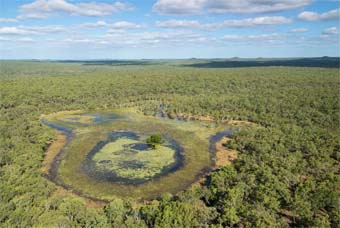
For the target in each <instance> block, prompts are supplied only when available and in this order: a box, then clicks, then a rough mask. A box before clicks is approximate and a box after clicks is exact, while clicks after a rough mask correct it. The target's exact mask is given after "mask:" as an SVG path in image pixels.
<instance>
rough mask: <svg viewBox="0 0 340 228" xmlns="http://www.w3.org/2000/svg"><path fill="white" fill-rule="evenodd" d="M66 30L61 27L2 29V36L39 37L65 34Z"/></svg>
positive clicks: (0, 28)
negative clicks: (29, 35) (40, 35)
mask: <svg viewBox="0 0 340 228" xmlns="http://www.w3.org/2000/svg"><path fill="white" fill-rule="evenodd" d="M65 31H66V30H65V28H64V27H61V26H16V27H0V34H4V35H28V34H32V35H39V34H49V33H60V32H65Z"/></svg>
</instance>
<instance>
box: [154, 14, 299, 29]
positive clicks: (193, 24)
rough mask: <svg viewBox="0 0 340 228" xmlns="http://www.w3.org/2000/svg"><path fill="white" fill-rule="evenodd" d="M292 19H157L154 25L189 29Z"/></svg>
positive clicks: (256, 24)
mask: <svg viewBox="0 0 340 228" xmlns="http://www.w3.org/2000/svg"><path fill="white" fill-rule="evenodd" d="M291 22H292V20H291V19H289V18H286V17H281V16H272V17H255V18H246V19H240V20H225V21H223V22H220V23H200V22H199V21H196V20H168V21H157V22H156V26H157V27H161V28H190V29H203V30H213V29H218V28H223V27H239V28H241V27H253V26H266V25H280V24H288V23H291Z"/></svg>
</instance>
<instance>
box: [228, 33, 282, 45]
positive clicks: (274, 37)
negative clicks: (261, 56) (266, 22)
mask: <svg viewBox="0 0 340 228" xmlns="http://www.w3.org/2000/svg"><path fill="white" fill-rule="evenodd" d="M283 38H285V36H283V35H281V34H278V33H272V34H260V35H225V36H224V37H223V40H225V41H230V42H246V43H250V42H254V41H256V42H269V43H273V42H275V41H280V40H282V39H283Z"/></svg>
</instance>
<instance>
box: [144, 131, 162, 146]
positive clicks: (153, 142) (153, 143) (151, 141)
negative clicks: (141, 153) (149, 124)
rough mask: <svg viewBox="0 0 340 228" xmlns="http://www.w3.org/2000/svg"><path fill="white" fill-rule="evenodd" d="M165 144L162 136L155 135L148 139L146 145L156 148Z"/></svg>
mask: <svg viewBox="0 0 340 228" xmlns="http://www.w3.org/2000/svg"><path fill="white" fill-rule="evenodd" d="M162 142H163V139H162V135H161V134H159V133H158V134H153V135H150V136H149V137H148V138H147V139H146V143H147V144H149V145H151V146H152V147H153V148H156V146H157V145H159V144H161V143H162Z"/></svg>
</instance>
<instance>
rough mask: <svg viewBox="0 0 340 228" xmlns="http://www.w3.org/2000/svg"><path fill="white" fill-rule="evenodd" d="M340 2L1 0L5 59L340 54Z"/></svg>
mask: <svg viewBox="0 0 340 228" xmlns="http://www.w3.org/2000/svg"><path fill="white" fill-rule="evenodd" d="M339 44H340V0H126V1H125V0H120V1H115V0H98V1H93V0H0V59H158V58H162V59H172V58H175V59H179V58H230V57H243V58H257V57H317V56H339V55H340V46H339Z"/></svg>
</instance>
